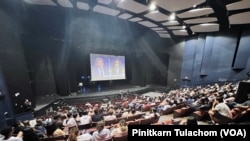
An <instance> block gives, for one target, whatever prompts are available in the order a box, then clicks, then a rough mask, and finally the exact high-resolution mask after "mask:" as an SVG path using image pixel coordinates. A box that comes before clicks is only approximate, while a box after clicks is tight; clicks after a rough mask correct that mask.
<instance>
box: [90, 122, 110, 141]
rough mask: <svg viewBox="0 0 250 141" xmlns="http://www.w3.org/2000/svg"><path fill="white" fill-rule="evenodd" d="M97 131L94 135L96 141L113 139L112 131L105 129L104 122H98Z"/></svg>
mask: <svg viewBox="0 0 250 141" xmlns="http://www.w3.org/2000/svg"><path fill="white" fill-rule="evenodd" d="M96 129H97V130H96V131H95V132H94V133H93V134H92V136H93V139H94V141H104V140H107V139H110V138H111V135H110V130H109V129H107V128H105V123H104V121H99V122H97V124H96Z"/></svg>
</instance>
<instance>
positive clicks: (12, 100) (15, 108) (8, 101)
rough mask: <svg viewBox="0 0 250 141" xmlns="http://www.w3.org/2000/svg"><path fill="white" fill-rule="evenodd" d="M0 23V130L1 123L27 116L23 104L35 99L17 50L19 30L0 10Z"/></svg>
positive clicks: (19, 50) (21, 52)
mask: <svg viewBox="0 0 250 141" xmlns="http://www.w3.org/2000/svg"><path fill="white" fill-rule="evenodd" d="M0 19H1V20H0V27H1V28H0V36H1V38H0V91H1V92H2V94H3V95H4V97H3V98H1V99H0V107H1V108H0V125H1V127H3V126H2V125H4V123H5V119H11V118H13V116H14V115H18V114H20V113H24V112H27V110H26V109H25V108H24V107H23V105H24V100H25V99H26V98H28V99H30V100H31V101H32V102H33V101H34V99H33V98H34V97H35V96H34V95H33V92H32V89H31V83H30V78H29V72H28V69H27V64H26V61H25V56H24V53H23V50H22V46H21V32H22V29H21V28H20V26H19V25H18V24H17V22H16V21H15V20H14V19H13V18H11V17H10V16H8V14H6V13H5V12H4V11H2V10H1V9H0ZM16 93H20V95H18V96H16V95H15V94H16ZM32 104H35V103H32ZM4 113H6V114H5V115H4Z"/></svg>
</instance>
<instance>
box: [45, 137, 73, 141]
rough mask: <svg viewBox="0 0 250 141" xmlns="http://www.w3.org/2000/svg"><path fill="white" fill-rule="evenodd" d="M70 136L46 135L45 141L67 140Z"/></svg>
mask: <svg viewBox="0 0 250 141" xmlns="http://www.w3.org/2000/svg"><path fill="white" fill-rule="evenodd" d="M67 138H68V136H57V137H46V138H44V141H67Z"/></svg>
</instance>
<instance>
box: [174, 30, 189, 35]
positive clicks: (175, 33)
mask: <svg viewBox="0 0 250 141" xmlns="http://www.w3.org/2000/svg"><path fill="white" fill-rule="evenodd" d="M172 32H173V34H174V35H181V36H186V35H188V32H187V30H173V31H172Z"/></svg>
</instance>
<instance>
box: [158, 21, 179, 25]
mask: <svg viewBox="0 0 250 141" xmlns="http://www.w3.org/2000/svg"><path fill="white" fill-rule="evenodd" d="M179 24H180V23H179V22H178V21H168V22H164V23H162V25H166V26H172V25H179Z"/></svg>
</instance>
